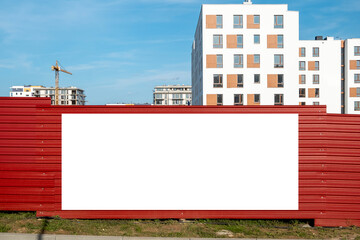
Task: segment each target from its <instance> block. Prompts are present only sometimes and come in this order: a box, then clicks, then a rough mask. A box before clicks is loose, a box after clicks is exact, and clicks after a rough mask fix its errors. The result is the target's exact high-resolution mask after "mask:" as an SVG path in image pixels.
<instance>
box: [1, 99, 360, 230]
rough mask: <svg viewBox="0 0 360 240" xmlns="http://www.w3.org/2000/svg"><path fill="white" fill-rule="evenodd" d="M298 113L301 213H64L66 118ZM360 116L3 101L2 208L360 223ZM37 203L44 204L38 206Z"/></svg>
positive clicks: (308, 110) (292, 109)
mask: <svg viewBox="0 0 360 240" xmlns="http://www.w3.org/2000/svg"><path fill="white" fill-rule="evenodd" d="M63 113H80V114H81V113H102V114H104V113H105V114H114V113H123V114H140V113H157V114H165V113H166V114H168V113H173V114H180V113H188V114H207V113H213V114H235V113H241V114H247V113H255V114H256V113H259V114H264V113H268V114H278V113H297V114H299V179H300V181H299V207H300V210H299V211H60V210H61V114H63ZM359 133H360V116H358V115H340V114H326V107H324V106H241V107H234V106H223V107H203V106H191V107H189V106H180V107H167V106H166V107H162V106H160V107H157V106H51V105H50V99H49V98H47V99H44V98H0V201H3V202H2V203H1V204H0V209H1V210H9V211H11V210H14V211H15V210H24V211H31V210H34V211H37V214H38V215H39V216H55V215H59V216H61V217H65V218H126V219H128V218H144V219H145V218H251V219H256V218H259V219H272V218H284V219H294V218H301V219H315V220H316V221H315V223H316V224H317V225H318V226H327V225H329V226H330V225H334V224H343V223H348V222H349V221H351V222H352V223H353V224H355V225H360V220H359V219H360V217H359V216H360V212H359V196H360V190H359V189H360V169H359V166H360V134H359ZM33 201H38V202H33Z"/></svg>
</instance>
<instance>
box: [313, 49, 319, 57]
mask: <svg viewBox="0 0 360 240" xmlns="http://www.w3.org/2000/svg"><path fill="white" fill-rule="evenodd" d="M313 57H319V48H318V47H314V48H313Z"/></svg>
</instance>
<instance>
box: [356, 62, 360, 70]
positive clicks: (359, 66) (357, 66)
mask: <svg viewBox="0 0 360 240" xmlns="http://www.w3.org/2000/svg"><path fill="white" fill-rule="evenodd" d="M356 69H360V60H357V61H356Z"/></svg>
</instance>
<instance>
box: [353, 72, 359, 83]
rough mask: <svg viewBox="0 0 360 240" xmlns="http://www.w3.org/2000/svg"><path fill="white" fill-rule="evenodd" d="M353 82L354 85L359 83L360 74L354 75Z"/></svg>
mask: <svg viewBox="0 0 360 240" xmlns="http://www.w3.org/2000/svg"><path fill="white" fill-rule="evenodd" d="M354 81H355V83H360V74H355V76H354Z"/></svg>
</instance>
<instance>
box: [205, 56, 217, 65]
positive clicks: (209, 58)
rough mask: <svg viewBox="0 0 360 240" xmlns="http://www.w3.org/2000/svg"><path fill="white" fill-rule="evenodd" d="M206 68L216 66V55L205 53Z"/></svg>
mask: <svg viewBox="0 0 360 240" xmlns="http://www.w3.org/2000/svg"><path fill="white" fill-rule="evenodd" d="M206 68H216V55H206Z"/></svg>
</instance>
